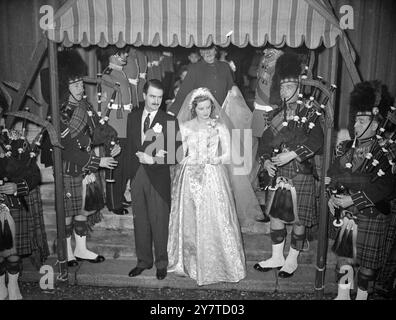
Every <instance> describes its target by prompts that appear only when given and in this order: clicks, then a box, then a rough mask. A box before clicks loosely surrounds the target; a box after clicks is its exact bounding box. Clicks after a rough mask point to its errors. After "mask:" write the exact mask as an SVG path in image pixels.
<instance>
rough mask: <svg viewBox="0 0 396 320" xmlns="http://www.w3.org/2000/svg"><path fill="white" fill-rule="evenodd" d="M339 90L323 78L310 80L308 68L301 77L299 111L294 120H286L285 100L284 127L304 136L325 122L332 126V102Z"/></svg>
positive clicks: (284, 104) (284, 106)
mask: <svg viewBox="0 0 396 320" xmlns="http://www.w3.org/2000/svg"><path fill="white" fill-rule="evenodd" d="M336 89H337V86H336V85H335V84H331V85H329V84H328V83H327V82H326V81H324V80H323V78H322V77H320V76H318V77H317V79H314V78H311V79H309V78H308V67H305V70H304V72H303V74H302V75H301V76H300V87H299V94H298V100H297V109H296V112H295V115H294V117H293V119H291V120H288V119H287V118H286V101H285V100H283V106H282V110H283V112H284V117H283V123H282V125H283V126H284V127H289V128H293V129H297V131H300V132H302V133H304V134H309V133H310V132H311V131H312V129H313V128H314V127H315V126H317V125H318V123H319V124H321V126H322V127H323V126H324V122H325V121H327V123H329V124H332V123H333V119H334V113H333V108H332V107H331V105H330V103H331V102H332V98H333V95H334V93H335V91H336Z"/></svg>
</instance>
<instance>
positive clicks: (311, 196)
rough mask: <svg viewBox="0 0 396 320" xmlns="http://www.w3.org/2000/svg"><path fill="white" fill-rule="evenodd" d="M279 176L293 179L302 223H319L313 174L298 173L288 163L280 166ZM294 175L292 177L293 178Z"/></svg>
mask: <svg viewBox="0 0 396 320" xmlns="http://www.w3.org/2000/svg"><path fill="white" fill-rule="evenodd" d="M277 175H278V177H279V176H283V177H286V178H288V179H291V180H292V182H293V185H294V187H295V188H296V193H297V211H298V218H299V220H300V223H301V224H302V225H303V226H305V227H312V226H313V225H316V224H317V221H318V219H317V214H316V191H315V189H316V188H315V179H314V177H313V175H308V174H297V175H295V171H294V168H293V167H292V166H291V165H290V164H287V165H285V166H283V167H280V168H278V172H277ZM291 177H292V178H291Z"/></svg>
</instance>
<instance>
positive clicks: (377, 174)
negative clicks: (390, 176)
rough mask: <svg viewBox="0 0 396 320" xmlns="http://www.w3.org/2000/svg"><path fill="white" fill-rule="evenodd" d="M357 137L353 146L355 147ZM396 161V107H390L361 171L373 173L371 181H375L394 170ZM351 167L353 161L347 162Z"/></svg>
mask: <svg viewBox="0 0 396 320" xmlns="http://www.w3.org/2000/svg"><path fill="white" fill-rule="evenodd" d="M355 143H356V138H355V141H354V144H353V146H352V148H354V146H355ZM395 162H396V108H395V107H393V106H392V107H390V110H389V111H388V114H387V116H386V118H384V119H383V120H382V121H381V123H380V125H379V127H378V129H377V134H376V141H375V142H374V143H373V144H372V145H371V147H370V150H369V152H368V153H367V154H366V155H365V159H364V161H363V164H362V165H361V167H360V169H359V170H360V172H361V173H365V174H371V179H370V182H371V183H373V182H375V181H376V180H378V179H379V178H381V177H383V176H384V175H385V174H386V172H387V171H388V170H393V169H394V165H395ZM346 166H347V167H348V168H351V167H352V165H351V162H348V163H347V164H346Z"/></svg>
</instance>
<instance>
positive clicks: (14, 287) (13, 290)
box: [8, 273, 22, 300]
mask: <svg viewBox="0 0 396 320" xmlns="http://www.w3.org/2000/svg"><path fill="white" fill-rule="evenodd" d="M18 278H19V273H16V274H10V273H8V294H9V299H10V300H22V295H21V291H20V290H19V285H18Z"/></svg>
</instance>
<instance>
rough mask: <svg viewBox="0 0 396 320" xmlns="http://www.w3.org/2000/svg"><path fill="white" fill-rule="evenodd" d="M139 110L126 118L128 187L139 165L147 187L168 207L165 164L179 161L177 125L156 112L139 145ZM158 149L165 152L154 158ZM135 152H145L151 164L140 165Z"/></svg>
mask: <svg viewBox="0 0 396 320" xmlns="http://www.w3.org/2000/svg"><path fill="white" fill-rule="evenodd" d="M143 110H144V108H138V109H134V110H133V111H132V112H131V113H130V114H129V115H128V122H127V145H126V150H125V152H126V160H125V161H126V162H125V165H126V168H127V174H128V178H129V179H130V180H131V184H132V181H133V179H134V178H135V175H136V172H137V171H138V169H139V167H140V166H143V168H144V169H145V170H146V173H147V175H148V177H149V179H150V182H151V184H152V185H153V186H154V188H155V189H156V190H157V192H158V193H159V194H160V196H161V197H162V198H163V199H164V200H165V201H166V202H167V203H168V204H169V207H170V203H171V181H170V172H169V165H173V164H176V163H178V162H179V161H181V159H182V154H183V150H182V142H181V135H180V129H179V123H178V121H177V119H176V118H175V117H173V116H171V115H169V114H167V113H165V112H164V111H162V110H158V112H157V114H156V116H155V118H154V119H153V121H152V122H151V126H150V129H149V130H148V131H147V132H146V139H145V141H144V143H143V145H142V143H141V130H142V116H143ZM161 127H162V128H161ZM158 129H160V130H158ZM159 131H160V132H159ZM161 149H162V150H165V151H166V152H167V154H166V155H165V157H164V158H160V157H155V156H156V154H157V152H158V151H159V150H161ZM138 151H141V152H145V153H147V154H148V155H150V156H152V157H154V161H155V163H154V164H141V163H140V162H139V158H138V157H137V156H136V152H138ZM178 159H179V161H178ZM148 201H150V199H148Z"/></svg>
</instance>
